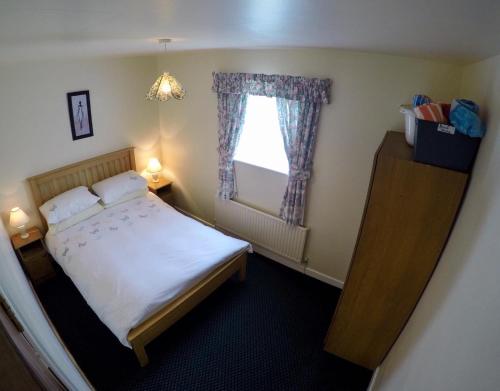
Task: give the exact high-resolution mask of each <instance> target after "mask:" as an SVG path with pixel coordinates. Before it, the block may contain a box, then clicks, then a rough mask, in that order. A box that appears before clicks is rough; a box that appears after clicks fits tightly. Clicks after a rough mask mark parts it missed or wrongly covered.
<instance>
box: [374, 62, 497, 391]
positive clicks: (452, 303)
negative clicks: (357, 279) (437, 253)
mask: <svg viewBox="0 0 500 391" xmlns="http://www.w3.org/2000/svg"><path fill="white" fill-rule="evenodd" d="M461 95H462V96H464V97H468V98H470V99H473V100H475V101H476V102H478V103H481V104H482V106H483V107H484V108H486V109H489V114H488V115H487V118H488V130H487V134H486V137H485V139H484V140H483V143H482V146H481V148H480V151H479V156H478V159H477V162H476V166H475V169H474V175H473V177H472V181H471V183H470V187H469V190H468V194H467V197H466V200H465V202H464V205H463V207H462V211H461V213H460V216H459V218H458V221H457V223H456V226H455V228H454V230H453V233H452V235H451V238H450V241H449V243H448V245H447V247H446V249H445V252H444V254H443V256H442V258H441V261H440V263H439V265H438V267H437V269H436V271H435V273H434V275H433V277H432V279H431V281H430V283H429V285H428V287H427V289H426V291H425V292H424V295H423V297H422V299H421V300H420V303H419V304H418V307H417V308H416V310H415V312H414V314H413V315H412V317H411V319H410V322H409V324H408V325H407V327H406V328H405V330H404V332H403V334H402V335H401V337H400V338H399V339H398V341H397V342H396V345H395V346H394V348H393V349H392V351H391V352H390V354H389V356H388V358H387V359H386V360H385V362H384V363H383V365H382V368H381V372H380V375H379V380H378V382H377V386H376V387H374V389H375V390H382V391H420V390H439V391H462V390H463V391H469V390H475V391H491V390H498V389H500V371H499V370H498V365H499V362H500V343H499V335H500V334H499V333H500V283H499V276H500V262H499V254H500V241H499V232H500V178H499V172H500V56H497V57H494V58H492V59H489V60H486V61H483V62H480V63H478V64H474V65H471V66H467V67H466V68H465V70H464V76H463V83H462V91H461Z"/></svg>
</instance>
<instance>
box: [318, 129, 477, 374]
mask: <svg viewBox="0 0 500 391" xmlns="http://www.w3.org/2000/svg"><path fill="white" fill-rule="evenodd" d="M412 155H413V150H412V148H411V147H409V146H408V145H407V144H406V142H405V137H404V134H403V133H400V132H387V134H386V136H385V138H384V140H383V142H382V144H381V146H380V148H379V149H378V151H377V153H376V155H375V161H374V165H373V171H372V177H371V182H370V188H369V191H368V196H367V200H366V205H365V211H364V215H363V220H362V223H361V227H360V230H359V233H358V239H357V242H356V247H355V249H354V254H353V257H352V261H351V266H350V269H349V273H348V276H347V280H346V282H345V284H344V289H343V291H342V295H341V297H340V300H339V303H338V304H337V308H336V310H335V314H334V316H333V320H332V323H331V325H330V328H329V330H328V334H327V336H326V339H325V350H326V351H328V352H330V353H333V354H335V355H337V356H340V357H342V358H345V359H347V360H349V361H351V362H354V363H356V364H358V365H361V366H363V367H366V368H370V369H375V368H376V367H377V366H378V365H379V364H380V363H381V362H382V360H383V359H384V357H385V356H386V354H387V353H388V352H389V349H390V348H391V347H392V345H393V344H394V342H395V341H396V339H397V338H398V336H399V334H400V333H401V331H402V329H403V327H404V326H405V324H406V322H407V320H408V318H409V317H410V315H411V313H412V311H413V309H414V308H415V306H416V304H417V302H418V300H419V299H420V296H421V295H422V292H423V291H424V289H425V286H426V284H427V282H428V281H429V279H430V277H431V275H432V272H433V271H434V268H435V267H436V264H437V262H438V260H439V257H440V255H441V252H442V251H443V248H444V246H445V244H446V241H447V239H448V236H449V234H450V231H451V229H452V226H453V223H454V221H455V217H456V215H457V213H458V210H459V208H460V204H461V201H462V198H463V195H464V192H465V188H466V185H467V181H468V174H466V173H462V172H457V171H451V170H447V169H443V168H439V167H434V166H430V165H427V164H421V163H417V162H414V161H413V158H412Z"/></svg>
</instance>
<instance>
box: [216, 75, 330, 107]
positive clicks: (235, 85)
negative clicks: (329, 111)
mask: <svg viewBox="0 0 500 391" xmlns="http://www.w3.org/2000/svg"><path fill="white" fill-rule="evenodd" d="M330 85H331V80H330V79H315V78H307V77H302V76H287V75H264V74H261V73H215V72H214V73H213V86H212V90H213V91H214V92H217V93H225V94H250V95H260V96H268V97H277V98H285V99H290V100H299V101H302V102H305V101H309V102H310V101H313V102H322V103H328V101H329V96H330Z"/></svg>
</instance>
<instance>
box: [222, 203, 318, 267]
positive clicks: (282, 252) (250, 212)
mask: <svg viewBox="0 0 500 391" xmlns="http://www.w3.org/2000/svg"><path fill="white" fill-rule="evenodd" d="M215 225H216V227H218V228H221V229H222V230H224V231H227V232H229V233H232V234H234V235H236V236H239V237H240V238H242V239H245V240H247V241H249V242H250V243H252V244H254V245H257V246H260V247H262V248H264V249H266V250H268V251H271V252H273V253H275V254H277V255H279V256H282V257H285V258H286V259H288V260H291V261H294V262H297V263H301V262H302V256H303V254H304V247H305V244H306V238H307V232H308V231H309V229H308V228H305V227H297V226H292V225H288V224H286V223H285V222H284V221H283V220H281V219H280V218H278V217H275V216H272V215H270V214H267V213H264V212H261V211H259V210H256V209H254V208H251V207H249V206H246V205H243V204H241V203H239V202H236V201H224V200H220V199H218V198H216V199H215Z"/></svg>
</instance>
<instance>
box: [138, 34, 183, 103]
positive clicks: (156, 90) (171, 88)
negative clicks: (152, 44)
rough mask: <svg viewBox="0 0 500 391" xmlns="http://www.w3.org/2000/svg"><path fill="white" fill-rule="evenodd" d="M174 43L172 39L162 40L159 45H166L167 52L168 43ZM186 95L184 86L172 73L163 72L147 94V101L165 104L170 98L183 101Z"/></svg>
mask: <svg viewBox="0 0 500 391" xmlns="http://www.w3.org/2000/svg"><path fill="white" fill-rule="evenodd" d="M169 42H172V40H171V39H170V38H162V39H159V40H158V43H160V44H164V46H165V52H166V51H167V43H169ZM184 95H186V90H185V89H184V88H183V87H182V84H181V83H179V81H178V80H177V79H176V78H175V77H174V76H173V75H171V74H170V73H168V72H163V73H162V74H161V75H160V76H159V77H158V78H157V79H156V80H155V82H154V83H153V85H152V86H151V88H150V89H149V91H148V93H147V94H146V99H148V100H154V99H156V100H159V101H160V102H164V101H167V100H169V99H170V98H175V99H178V100H182V99H183V98H184Z"/></svg>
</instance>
